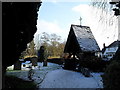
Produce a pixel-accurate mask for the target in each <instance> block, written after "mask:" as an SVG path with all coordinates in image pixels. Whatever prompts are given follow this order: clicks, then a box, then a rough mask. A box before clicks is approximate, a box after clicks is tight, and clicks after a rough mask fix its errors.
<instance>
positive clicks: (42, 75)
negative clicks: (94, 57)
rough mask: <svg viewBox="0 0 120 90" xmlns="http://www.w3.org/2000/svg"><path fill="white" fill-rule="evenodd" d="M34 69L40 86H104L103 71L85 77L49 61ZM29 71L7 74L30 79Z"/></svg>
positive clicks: (34, 76)
mask: <svg viewBox="0 0 120 90" xmlns="http://www.w3.org/2000/svg"><path fill="white" fill-rule="evenodd" d="M33 70H34V75H33V78H32V79H33V80H34V82H35V83H36V84H37V86H38V88H103V85H102V78H101V77H100V75H101V74H102V73H91V77H84V76H83V75H82V74H81V73H80V72H74V71H69V70H64V69H62V68H61V66H60V65H57V64H53V63H48V66H47V67H43V63H38V67H35V68H33ZM28 71H29V70H21V71H7V74H8V75H15V76H17V77H19V78H22V79H24V80H29V79H28Z"/></svg>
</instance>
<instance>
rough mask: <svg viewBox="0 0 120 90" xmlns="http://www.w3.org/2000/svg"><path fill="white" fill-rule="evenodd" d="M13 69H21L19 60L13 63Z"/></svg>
mask: <svg viewBox="0 0 120 90" xmlns="http://www.w3.org/2000/svg"><path fill="white" fill-rule="evenodd" d="M14 70H21V62H20V61H19V60H18V61H17V62H16V63H15V64H14Z"/></svg>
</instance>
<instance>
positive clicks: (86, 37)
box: [71, 25, 100, 52]
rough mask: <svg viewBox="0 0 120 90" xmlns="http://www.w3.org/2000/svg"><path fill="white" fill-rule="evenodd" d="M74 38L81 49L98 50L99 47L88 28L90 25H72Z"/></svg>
mask: <svg viewBox="0 0 120 90" xmlns="http://www.w3.org/2000/svg"><path fill="white" fill-rule="evenodd" d="M71 27H72V28H73V31H74V33H75V36H76V39H77V41H78V43H79V46H80V48H81V50H82V51H93V52H94V51H99V50H100V48H99V46H98V44H97V42H96V40H95V38H94V36H93V34H92V32H91V30H90V27H87V26H79V25H72V26H71Z"/></svg>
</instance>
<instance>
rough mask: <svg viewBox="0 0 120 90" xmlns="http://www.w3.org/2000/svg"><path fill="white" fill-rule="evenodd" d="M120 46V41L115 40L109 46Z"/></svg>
mask: <svg viewBox="0 0 120 90" xmlns="http://www.w3.org/2000/svg"><path fill="white" fill-rule="evenodd" d="M118 46H120V41H118V40H117V41H114V42H113V43H111V44H110V45H109V46H108V47H107V48H110V47H118Z"/></svg>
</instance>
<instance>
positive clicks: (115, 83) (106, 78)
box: [102, 60, 120, 90]
mask: <svg viewBox="0 0 120 90" xmlns="http://www.w3.org/2000/svg"><path fill="white" fill-rule="evenodd" d="M102 78H103V86H104V88H105V89H109V90H112V89H113V90H119V89H120V63H118V62H116V61H115V60H114V61H113V62H111V63H110V65H109V66H108V67H107V68H106V70H105V73H104V75H103V76H102Z"/></svg>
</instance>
